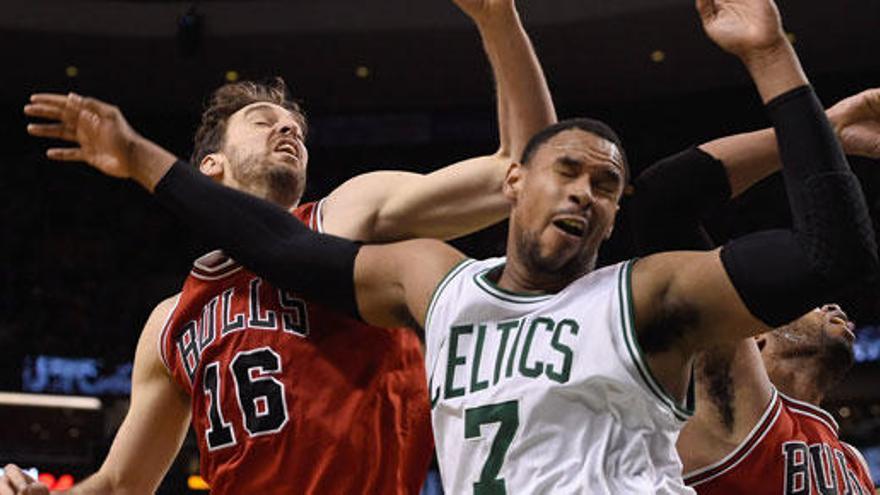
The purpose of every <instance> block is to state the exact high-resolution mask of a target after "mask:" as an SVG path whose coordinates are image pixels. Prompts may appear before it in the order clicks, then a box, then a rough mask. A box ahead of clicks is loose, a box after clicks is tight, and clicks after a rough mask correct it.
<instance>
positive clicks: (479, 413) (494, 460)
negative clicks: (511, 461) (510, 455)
mask: <svg viewBox="0 0 880 495" xmlns="http://www.w3.org/2000/svg"><path fill="white" fill-rule="evenodd" d="M490 423H500V424H499V425H498V432H497V433H495V439H494V440H493V441H492V446H491V447H490V448H489V457H488V458H487V459H486V463H485V464H483V470H482V471H480V479H479V480H478V481H477V482H476V483H474V495H505V494H506V493H507V487H506V486H505V485H504V479H503V478H498V473H499V472H500V471H501V465H502V464H504V456H505V455H506V454H507V449H508V448H510V442H512V441H513V436H514V435H515V434H516V429H517V428H519V401H515V400H511V401H507V402H502V403H500V404H489V405H487V406H480V407H474V408H471V409H467V410H465V412H464V437H465V438H479V437H481V436H482V433H481V431H480V427H481V426H482V425H485V424H490Z"/></svg>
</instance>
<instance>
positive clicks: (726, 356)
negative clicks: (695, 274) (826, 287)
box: [678, 304, 874, 495]
mask: <svg viewBox="0 0 880 495" xmlns="http://www.w3.org/2000/svg"><path fill="white" fill-rule="evenodd" d="M852 330H853V325H852V323H850V322H849V320H848V319H847V317H846V315H845V314H844V313H843V311H841V310H840V308H839V307H838V306H836V305H833V304H832V305H826V306H823V307H822V308H817V309H815V310H814V311H812V312H810V313H809V314H807V315H805V316H803V317H802V318H800V319H799V320H797V321H795V322H793V323H791V324H790V325H786V326H784V327H781V328H779V329H776V330H774V331H772V332H768V333H765V334H763V335H760V336H758V337H757V338H756V339H749V340H743V341H740V342H738V343H735V344H731V345H729V346H721V347H719V348H717V349H715V350H713V351H711V352H706V353H704V355H703V356H702V357H700V359H698V360H697V364H696V368H695V369H696V377H697V379H696V396H697V410H696V413H695V414H694V416H693V418H691V420H690V421H689V423H688V424H687V426H685V428H684V430H683V431H682V433H681V436H680V437H679V449H678V450H679V454H680V455H681V458H682V462H683V464H684V471H685V482H686V483H687V484H688V485H690V486H692V487H693V488H694V489H695V490H696V491H697V493H699V494H701V495H703V494H705V495H716V494H719V495H720V494H729V493H751V494H755V495H763V494H767V495H770V494H784V495H797V494H803V495H808V494H834V495H843V494H848V495H873V494H874V484H873V482H872V480H871V476H870V472H869V470H868V466H867V463H866V462H865V460H864V458H863V457H862V455H861V454H860V453H859V452H858V451H857V450H856V449H855V448H854V447H852V446H851V445H849V444H847V443H846V442H843V441H842V440H840V438H839V437H838V426H837V422H836V421H835V420H834V418H833V417H832V416H831V414H829V413H828V412H826V411H825V410H823V409H822V408H821V407H819V405H820V404H821V402H822V399H823V398H824V396H825V394H826V393H827V391H829V390H830V389H831V387H833V386H834V385H835V384H837V383H838V382H839V381H840V379H842V378H843V376H844V375H845V373H846V371H847V370H848V369H849V368H850V366H852V364H853V354H852V352H853V351H852V342H853V340H854V339H855V335H854V334H853V331H852Z"/></svg>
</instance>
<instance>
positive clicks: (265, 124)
mask: <svg viewBox="0 0 880 495" xmlns="http://www.w3.org/2000/svg"><path fill="white" fill-rule="evenodd" d="M219 154H220V155H223V157H225V160H226V164H225V169H224V176H225V175H226V174H229V175H231V177H230V178H231V179H232V183H230V184H229V185H232V186H233V187H237V188H239V189H242V190H244V191H247V192H250V193H252V194H256V195H258V196H260V197H264V198H265V199H268V200H270V201H273V202H275V203H278V204H281V205H284V206H292V205H294V204H296V203H297V202H298V201H299V199H300V198H301V197H302V194H303V191H304V190H305V179H306V166H307V164H308V159H309V155H308V150H307V149H306V147H305V142H304V136H303V130H302V127H301V126H300V124H299V121H298V120H297V119H296V118H295V117H294V115H293V114H292V113H291V112H289V111H288V110H286V109H285V108H283V107H281V106H279V105H276V104H274V103H269V102H256V103H251V104H250V105H247V106H245V107H243V108H241V109H240V110H238V111H237V112H235V113H234V114H232V115H231V116H230V117H229V120H228V121H227V124H226V134H225V137H224V142H223V146H222V149H221V151H220V153H219ZM210 156H211V155H209V157H210ZM224 182H227V179H226V178H225V177H224Z"/></svg>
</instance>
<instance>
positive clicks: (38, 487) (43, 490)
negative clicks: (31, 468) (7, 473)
mask: <svg viewBox="0 0 880 495" xmlns="http://www.w3.org/2000/svg"><path fill="white" fill-rule="evenodd" d="M22 495H49V487H47V486H46V485H44V484H42V483H32V484H30V485H28V486H27V488H25V489H24V492H22Z"/></svg>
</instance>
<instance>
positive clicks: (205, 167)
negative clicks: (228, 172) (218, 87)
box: [199, 153, 226, 181]
mask: <svg viewBox="0 0 880 495" xmlns="http://www.w3.org/2000/svg"><path fill="white" fill-rule="evenodd" d="M225 162H226V157H225V156H224V155H223V154H222V153H211V154H209V155H206V156H205V158H202V163H200V164H199V171H201V172H202V173H203V174H205V175H207V176H208V177H210V178H212V179H214V180H218V181H222V180H223V170H224V168H225V167H224V163H225Z"/></svg>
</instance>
